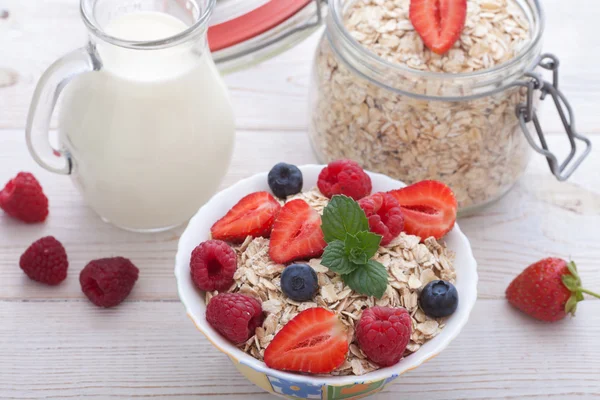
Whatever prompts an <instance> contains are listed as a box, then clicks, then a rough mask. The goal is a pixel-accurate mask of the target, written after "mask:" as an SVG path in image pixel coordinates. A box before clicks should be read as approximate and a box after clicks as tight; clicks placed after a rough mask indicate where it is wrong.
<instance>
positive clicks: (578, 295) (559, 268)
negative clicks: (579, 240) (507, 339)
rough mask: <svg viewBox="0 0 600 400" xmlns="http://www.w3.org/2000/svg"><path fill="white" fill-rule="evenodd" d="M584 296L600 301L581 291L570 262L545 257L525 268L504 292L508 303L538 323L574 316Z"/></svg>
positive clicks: (573, 264)
mask: <svg viewBox="0 0 600 400" xmlns="http://www.w3.org/2000/svg"><path fill="white" fill-rule="evenodd" d="M583 293H587V294H589V295H592V296H594V297H598V298H600V294H598V293H594V292H592V291H590V290H587V289H584V288H583V287H582V286H581V279H580V278H579V274H578V272H577V266H576V265H575V263H574V262H573V261H571V262H569V263H567V262H566V261H565V260H562V259H560V258H545V259H543V260H540V261H538V262H536V263H535V264H532V265H530V266H529V267H527V268H525V270H524V271H523V272H521V273H520V274H519V275H518V276H517V277H516V278H515V279H514V280H513V281H512V282H511V283H510V285H509V286H508V288H507V289H506V298H507V299H508V302H509V303H510V304H512V305H513V306H514V307H516V308H517V309H519V310H521V311H523V312H524V313H525V314H527V315H529V316H531V317H533V318H536V319H539V320H541V321H547V322H554V321H558V320H560V319H563V318H564V317H566V316H567V314H572V315H575V311H576V310H577V303H578V302H580V301H582V300H583Z"/></svg>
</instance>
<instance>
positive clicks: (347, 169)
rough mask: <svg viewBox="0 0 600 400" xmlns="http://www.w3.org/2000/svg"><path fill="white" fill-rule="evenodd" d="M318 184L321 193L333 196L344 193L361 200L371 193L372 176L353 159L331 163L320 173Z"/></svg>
mask: <svg viewBox="0 0 600 400" xmlns="http://www.w3.org/2000/svg"><path fill="white" fill-rule="evenodd" d="M317 186H318V187H319V190H320V191H321V193H323V194H324V195H325V196H327V197H329V198H331V197H333V196H334V195H336V194H344V195H346V196H348V197H352V198H353V199H354V200H359V199H361V198H363V197H365V196H368V195H369V194H370V193H371V187H372V186H371V177H369V175H367V173H366V172H365V171H364V170H363V169H362V168H361V166H360V165H359V164H358V163H357V162H355V161H352V160H338V161H334V162H331V163H329V164H328V165H327V166H326V167H325V168H323V170H322V171H321V173H320V174H319V180H318V181H317Z"/></svg>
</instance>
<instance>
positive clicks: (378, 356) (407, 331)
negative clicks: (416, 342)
mask: <svg viewBox="0 0 600 400" xmlns="http://www.w3.org/2000/svg"><path fill="white" fill-rule="evenodd" d="M411 333H412V322H411V320H410V315H409V314H408V311H406V309H404V308H400V307H399V308H392V307H371V308H368V309H366V310H365V311H364V312H363V313H362V316H361V317H360V321H359V322H358V325H357V327H356V339H357V341H358V346H359V347H360V349H361V350H362V351H363V353H365V355H366V356H367V357H368V358H369V360H371V361H373V362H374V363H375V364H378V365H379V366H382V367H389V366H390V365H394V364H396V363H398V361H400V359H401V358H402V355H403V354H404V350H405V349H406V346H407V345H408V342H409V341H410V335H411Z"/></svg>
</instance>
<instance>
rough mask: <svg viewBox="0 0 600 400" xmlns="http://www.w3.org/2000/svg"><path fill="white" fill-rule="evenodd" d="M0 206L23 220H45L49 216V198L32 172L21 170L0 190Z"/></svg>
mask: <svg viewBox="0 0 600 400" xmlns="http://www.w3.org/2000/svg"><path fill="white" fill-rule="evenodd" d="M0 208H2V209H3V210H4V212H5V213H7V214H8V215H10V216H11V217H13V218H16V219H20V220H21V221H23V222H27V223H34V222H43V221H45V220H46V217H47V216H48V198H47V197H46V195H45V194H44V191H43V190H42V186H41V185H40V183H39V182H38V181H37V179H35V177H34V176H33V175H32V174H30V173H28V172H19V173H18V174H17V176H16V177H15V178H13V179H11V180H10V181H9V182H8V183H7V184H6V186H5V187H4V189H2V190H1V191H0Z"/></svg>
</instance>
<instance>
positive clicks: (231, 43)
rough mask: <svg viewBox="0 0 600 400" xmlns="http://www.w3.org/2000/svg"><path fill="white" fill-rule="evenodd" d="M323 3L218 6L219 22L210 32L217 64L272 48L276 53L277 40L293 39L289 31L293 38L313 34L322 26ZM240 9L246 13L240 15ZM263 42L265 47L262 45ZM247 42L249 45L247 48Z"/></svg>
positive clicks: (277, 0)
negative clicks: (313, 30) (278, 38)
mask: <svg viewBox="0 0 600 400" xmlns="http://www.w3.org/2000/svg"><path fill="white" fill-rule="evenodd" d="M242 1H244V2H242ZM321 1H322V0H267V1H266V2H265V1H264V0H253V2H252V0H230V1H229V2H226V1H225V0H223V1H222V2H217V14H219V15H215V19H216V20H217V21H215V23H214V24H212V25H211V26H210V27H209V28H208V44H209V47H210V50H211V52H212V53H213V57H214V58H215V61H216V62H217V64H219V63H220V59H221V58H225V57H226V58H227V60H228V61H231V59H234V58H236V55H237V54H238V53H239V54H240V56H241V55H245V56H247V55H248V54H249V53H251V52H252V51H254V50H256V52H258V51H261V50H264V48H265V47H267V46H271V49H270V50H272V49H273V48H272V47H273V46H275V45H274V44H273V42H274V41H277V40H273V39H274V38H275V39H276V38H277V36H281V37H282V38H283V37H287V36H290V35H289V34H286V32H285V31H286V29H287V30H288V31H289V32H291V33H293V34H296V32H298V31H303V32H310V31H311V30H312V29H315V28H316V27H317V26H318V25H319V24H320V22H321V14H320V13H321V4H320V2H321ZM219 6H221V9H220V8H219ZM232 9H233V10H235V11H232ZM239 9H242V10H243V11H242V12H241V13H240V12H238V11H239ZM232 14H233V15H232ZM240 14H241V15H240ZM230 15H231V17H229V16H230ZM298 36H299V35H298ZM261 41H264V42H265V43H264V44H262V45H261ZM246 42H248V44H245V43H246ZM244 46H246V47H247V48H244ZM272 53H276V51H275V52H272Z"/></svg>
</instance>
